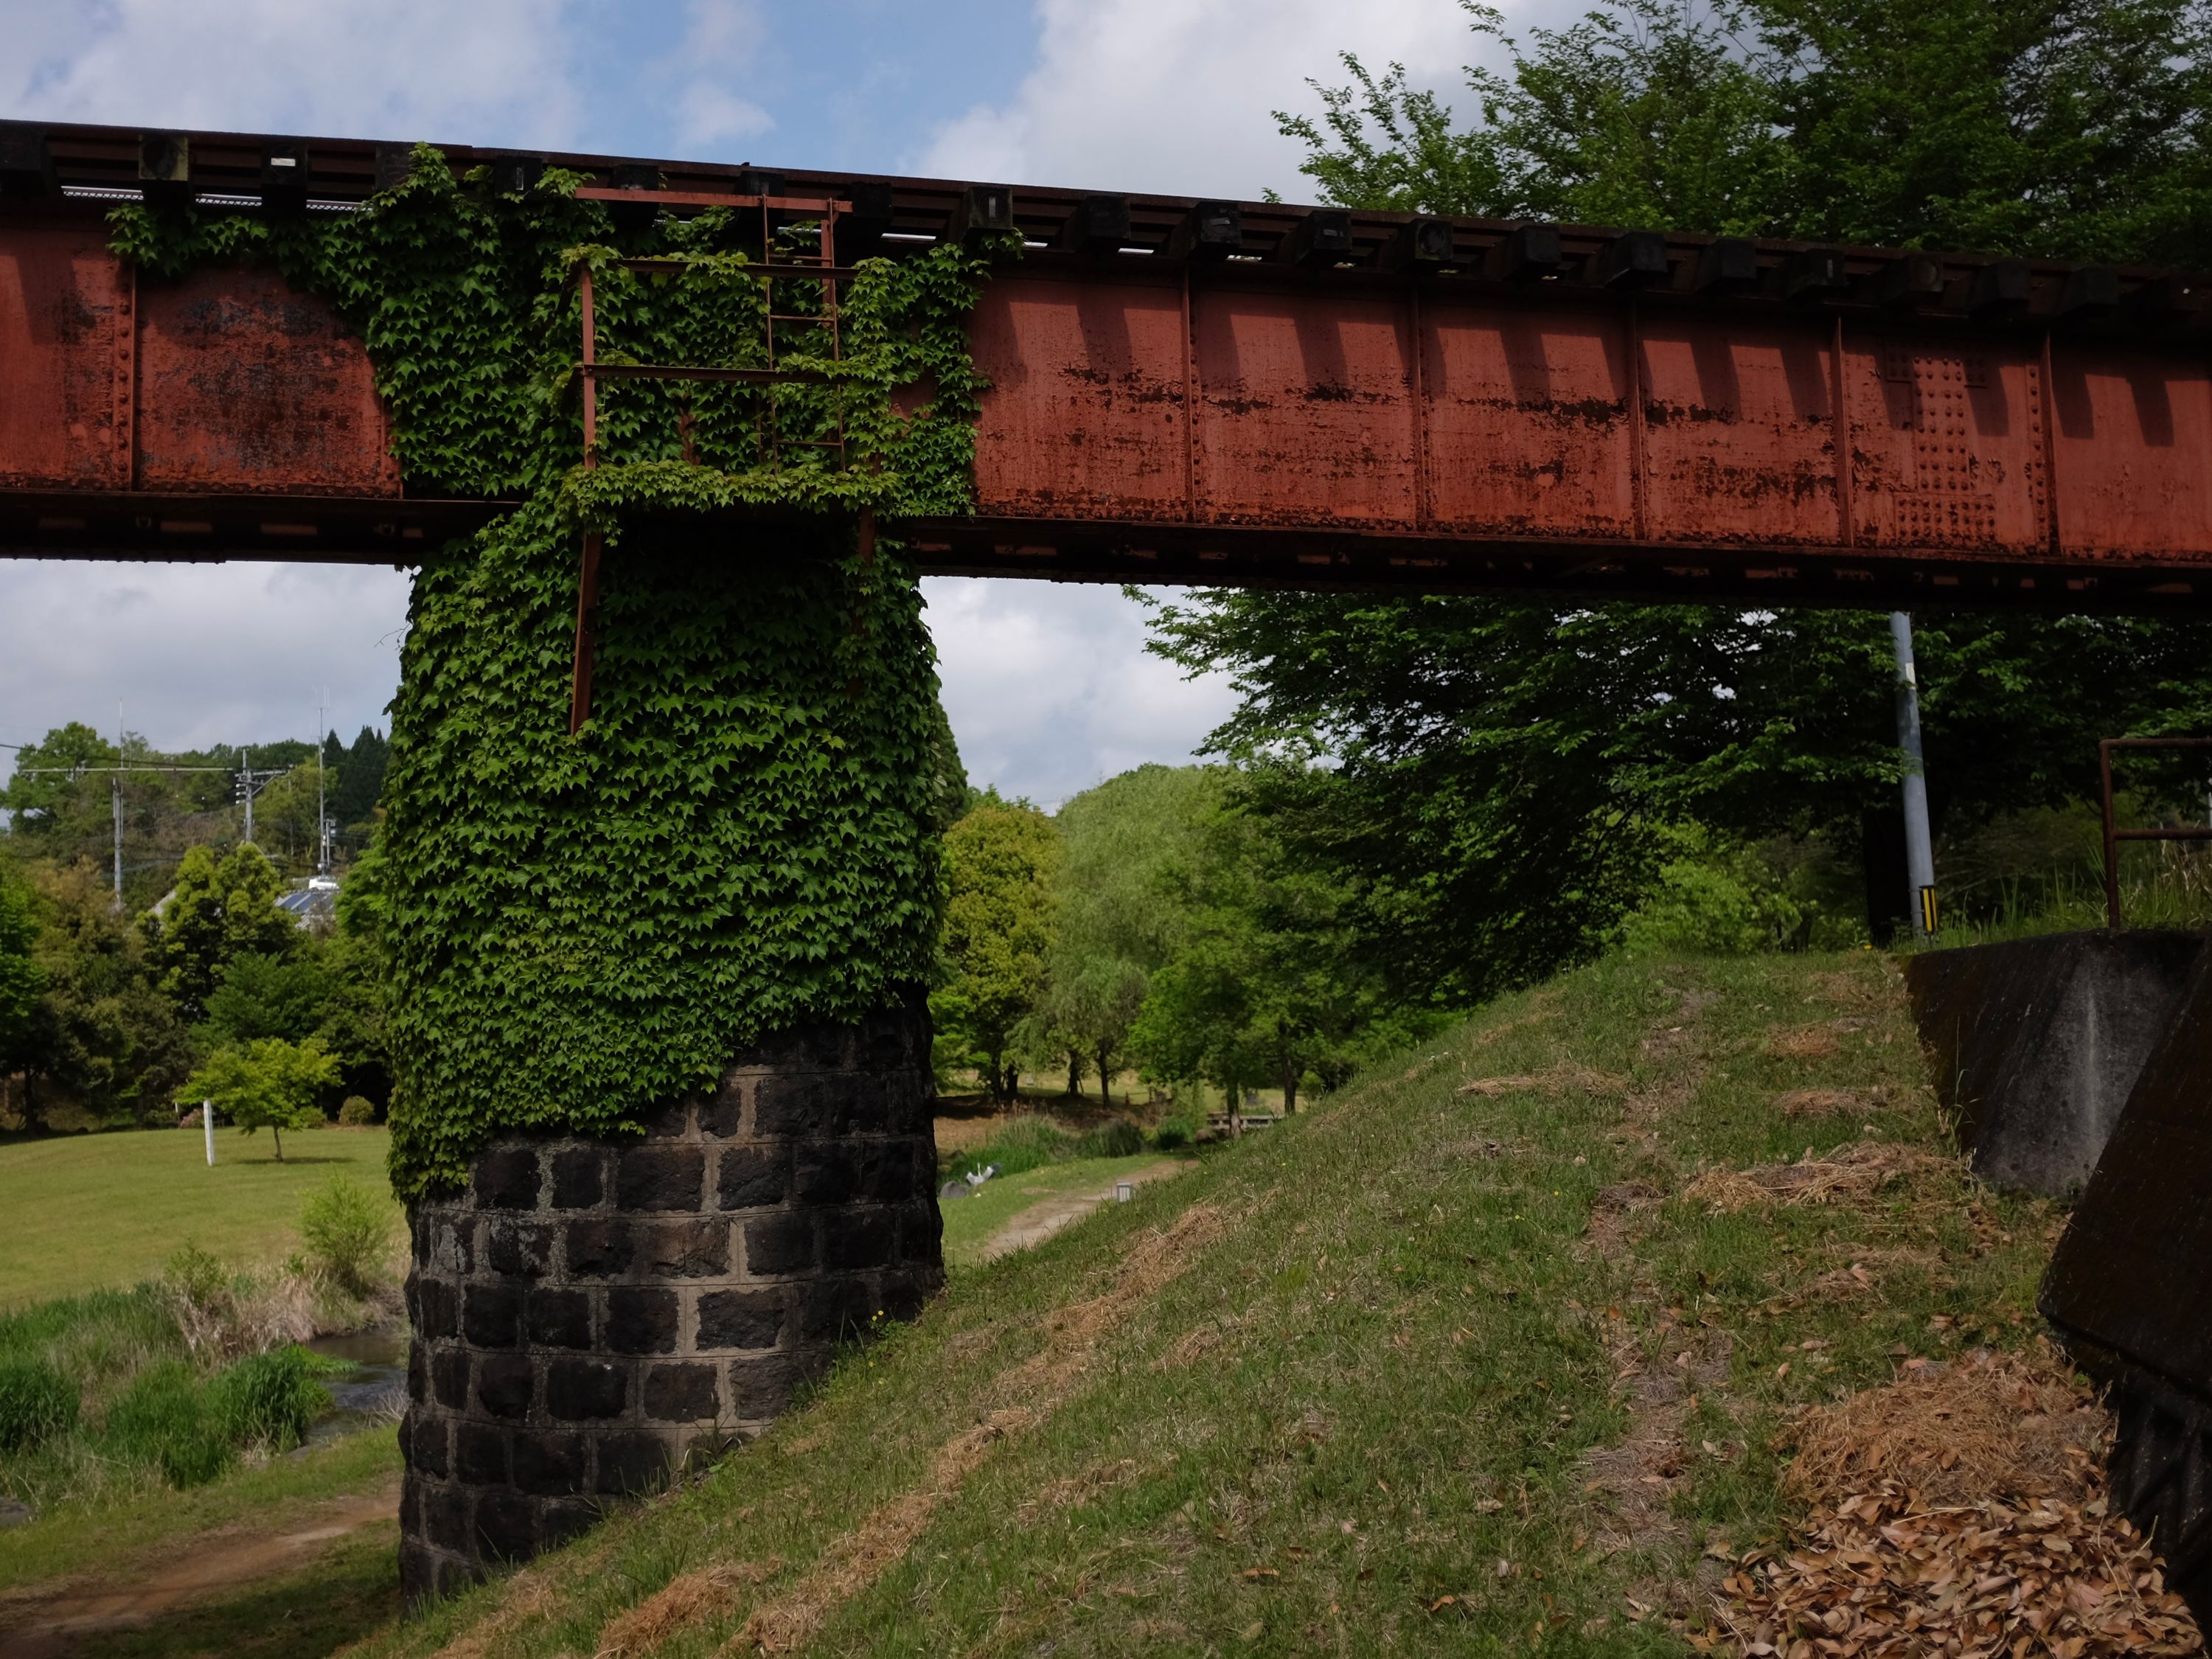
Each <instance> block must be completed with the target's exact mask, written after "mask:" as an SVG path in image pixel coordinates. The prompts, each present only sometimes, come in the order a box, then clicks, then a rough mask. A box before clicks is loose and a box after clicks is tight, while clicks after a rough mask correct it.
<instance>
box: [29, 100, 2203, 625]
mask: <svg viewBox="0 0 2212 1659" xmlns="http://www.w3.org/2000/svg"><path fill="white" fill-rule="evenodd" d="M33 140H35V141H36V148H35V149H32V148H30V147H29V146H31V144H32V142H33ZM305 144H306V146H307V149H309V150H310V151H311V152H312V155H313V171H312V173H311V176H310V182H309V185H308V186H307V188H308V191H309V193H310V194H311V195H319V196H322V197H327V198H328V199H329V200H331V202H333V203H339V204H342V203H345V202H349V201H351V200H356V199H358V198H359V197H361V196H362V195H363V194H366V193H367V191H368V190H369V189H370V188H373V186H374V179H375V174H376V167H377V165H378V153H377V150H376V148H375V147H374V146H368V145H362V144H347V143H341V142H339V141H320V140H315V141H305ZM265 149H267V146H266V145H265V144H264V141H261V140H258V139H252V138H239V137H223V136H221V135H191V155H192V157H193V160H192V162H191V167H192V173H191V177H192V179H193V180H194V182H193V184H192V185H191V188H193V189H196V190H199V191H207V192H216V191H223V192H228V193H230V194H233V195H235V196H236V197H238V199H239V202H240V207H239V210H241V211H252V210H257V208H256V206H255V204H254V201H253V197H252V189H253V187H254V185H255V181H257V180H258V179H259V177H260V176H261V175H260V173H258V171H256V170H254V168H253V167H250V166H249V163H258V161H259V160H260V159H261V158H262V156H263V154H264V150H265ZM139 153H140V152H139V144H138V136H137V135H135V134H129V133H122V132H118V131H113V130H108V129H64V128H51V129H36V130H33V129H25V128H20V127H19V128H10V129H4V130H0V185H9V187H10V193H9V195H8V196H7V197H6V198H5V199H0V553H6V554H13V555H16V556H107V557H125V558H149V557H150V558H170V559H209V558H283V559H307V560H359V561H377V562H396V563H405V562H411V560H413V559H415V558H417V557H419V556H421V552H422V549H424V548H425V547H427V546H430V545H435V544H436V543H437V542H439V541H440V540H442V539H443V538H446V537H447V536H449V535H452V534H454V533H457V532H459V531H462V530H465V529H466V528H467V527H468V526H470V525H471V524H473V523H476V522H478V521H480V520H482V518H483V516H484V515H485V514H486V513H489V512H490V511H494V510H496V504H495V503H484V502H477V501H428V500H422V499H417V498H416V497H414V496H411V495H410V494H409V493H408V490H407V489H406V486H405V483H404V480H403V479H402V478H401V477H400V476H399V471H398V466H397V465H396V463H395V462H394V461H393V460H392V456H391V453H390V451H389V447H388V445H387V442H386V430H385V423H384V414H383V411H382V409H381V407H380V404H379V401H378V398H377V397H376V394H375V392H374V384H373V379H372V376H371V374H370V370H369V366H368V360H367V357H366V355H365V353H364V352H363V350H362V347H361V345H360V344H359V343H358V342H357V341H356V340H355V339H354V338H352V337H351V336H350V335H349V333H348V332H347V331H346V330H345V329H344V328H343V325H341V324H340V323H339V322H338V321H337V319H336V318H335V317H334V316H333V315H332V314H331V313H330V311H329V310H328V309H327V308H326V307H324V306H323V305H322V304H321V303H320V302H319V301H316V300H314V299H313V298H311V297H308V296H304V295H298V294H295V293H293V292H291V291H289V289H286V288H285V287H284V285H283V283H282V282H281V281H280V280H279V279H278V278H276V276H274V275H273V274H270V273H268V272H262V271H247V270H220V271H207V272H203V273H200V274H198V275H196V276H191V277H190V278H187V279H185V281H183V282H180V283H154V282H151V281H141V280H139V279H138V278H137V276H135V275H134V273H133V272H132V271H131V269H130V268H129V267H127V266H125V265H124V264H121V263H119V262H118V261H117V260H116V259H115V258H113V257H112V255H110V254H109V253H108V252H107V251H106V230H105V226H104V223H103V221H102V215H103V214H104V212H105V210H106V206H107V205H108V203H109V202H110V201H112V199H113V198H114V196H115V194H116V193H117V192H118V191H129V190H130V189H131V168H130V167H128V166H126V163H135V162H136V161H137V160H138V159H139ZM386 154H387V155H388V154H389V151H388V150H387V152H386ZM26 158H32V159H33V160H34V161H35V162H36V165H35V167H34V166H33V165H32V161H30V160H27V159H26ZM455 159H456V161H459V162H460V163H461V164H463V165H466V164H468V163H469V162H470V161H472V160H482V159H485V158H484V157H481V156H474V155H471V153H470V152H466V151H457V152H456V153H455ZM554 159H555V160H556V161H560V162H561V163H562V165H571V166H580V167H585V168H586V169H592V170H596V171H597V172H599V174H600V175H601V176H602V177H604V178H610V179H611V178H612V177H614V167H615V166H616V164H615V163H614V162H612V161H607V160H605V158H590V157H574V156H562V157H556V158H554ZM663 173H664V178H665V181H666V183H667V185H669V187H670V188H671V190H677V189H681V190H683V191H686V192H688V193H691V194H695V195H696V194H706V195H709V196H711V195H712V194H714V192H715V191H724V192H729V191H736V190H738V189H739V188H740V187H745V188H758V187H759V185H758V182H757V176H755V177H753V178H750V179H749V178H747V177H744V176H740V175H738V174H737V173H736V172H735V170H732V169H718V168H707V167H679V166H677V165H675V164H669V165H668V166H666V167H665V168H664V170H663ZM234 175H235V176H234ZM781 178H782V179H784V180H786V181H787V183H786V184H785V185H783V187H784V188H787V189H792V190H800V189H808V190H811V189H822V190H829V189H835V190H836V191H838V192H840V193H841V194H848V195H850V196H851V197H853V198H854V200H855V201H856V202H858V203H859V204H860V211H859V213H858V215H857V216H856V218H857V223H856V229H855V234H857V235H859V236H861V237H864V238H865V239H866V242H867V245H868V246H867V247H866V248H864V249H863V250H861V251H881V252H894V253H895V252H897V251H898V250H899V249H900V248H902V247H912V246H921V245H923V244H924V243H925V242H926V241H927V239H928V237H929V235H930V234H932V233H933V232H935V233H939V234H951V228H950V225H949V221H951V220H952V219H953V216H956V215H957V214H958V213H959V212H961V210H962V204H963V202H967V201H969V198H970V197H971V196H972V195H973V194H974V187H970V186H965V185H957V184H946V183H942V182H934V181H915V180H873V181H870V180H854V179H849V178H848V177H846V176H844V175H836V176H835V177H829V176H824V175H817V174H797V173H792V174H784V175H781ZM999 194H1000V200H1001V202H1003V203H1005V204H1006V209H1007V217H1008V221H1009V222H1012V223H1013V224H1014V225H1016V226H1018V228H1020V229H1021V230H1022V231H1023V233H1024V235H1025V237H1026V238H1028V239H1029V240H1030V241H1031V243H1032V245H1033V246H1032V248H1031V250H1030V256H1029V257H1028V258H1025V259H1024V261H1023V262H1022V263H1021V264H1019V265H1018V266H1016V267H1013V268H1012V269H1009V270H1004V271H1002V272H1001V273H1000V274H999V275H997V276H994V277H993V278H992V279H991V281H990V282H989V283H988V284H987V287H986V289H985V292H984V295H983V297H982V300H981V304H980V306H979V307H978V309H977V311H976V313H975V318H974V321H973V324H972V340H973V347H974V353H975V361H976V362H977V365H978V366H979V368H981V370H982V371H983V373H984V374H986V375H987V376H988V377H989V380H990V381H991V391H990V392H988V394H987V397H986V398H985V402H984V406H983V411H982V416H981V422H980V426H979V430H978V435H977V456H976V467H975V484H976V500H977V510H976V513H975V517H974V518H972V519H961V520H927V521H919V522H912V523H908V524H907V525H904V526H900V529H901V532H902V533H903V534H905V535H907V536H908V538H909V540H910V541H911V542H912V544H914V545H915V548H916V549H917V550H918V552H919V556H920V558H921V563H922V565H923V567H924V568H925V569H927V570H931V571H940V572H961V573H973V574H1020V575H1041V576H1049V577H1059V578H1073V579H1080V580H1113V581H1139V582H1146V581H1179V582H1189V581H1199V582H1277V583H1285V584H1294V585H1297V586H1383V587H1387V586H1406V587H1414V588H1423V589H1431V590H1436V589H1467V590H1480V589H1541V590H1547V591H1564V592H1589V593H1593V594H1595V593H1602V592H1638V593H1673V594H1679V595H1681V596H1683V597H1694V596H1699V595H1711V596H1723V595H1733V596H1743V597H1752V598H1758V599H1774V600H1785V599H1787V600H1798V601H1803V600H1826V601H1840V602H1846V603H1850V602H1858V603H1872V604H1893V603H1899V602H1905V603H1930V602H1933V603H1983V604H1988V603H2014V604H2029V605H2066V606H2103V605H2130V606H2168V605H2179V606H2188V605H2195V604H2197V603H2199V602H2201V601H2202V600H2203V599H2205V598H2207V597H2212V365H2208V361H2207V354H2206V343H2207V339H2208V335H2207V333H2206V331H2204V329H2203V325H2202V321H2201V319H2202V316H2203V313H2202V311H2201V309H2200V307H2201V306H2202V304H2203V294H2204V292H2205V289H2204V288H2203V285H2201V284H2197V283H2187V282H2181V281H2177V280H2175V279H2171V278H2163V277H2161V276H2160V275H2159V274H2158V273H2153V272H2146V271H2118V272H2089V273H2077V272H2075V271H2073V270H2069V268H2067V267H2064V266H2060V265H2055V264H2024V265H2023V264H2003V265H2002V266H2001V265H2000V264H1999V262H1993V261H1990V260H1987V259H1975V258H1966V257H1964V256H1942V257H1940V258H1938V257H1933V256H1926V255H1919V256H1905V255H1898V254H1889V253H1883V252H1880V251H1869V250H1841V251H1828V250H1808V249H1806V248H1804V247H1802V246H1797V245H1784V244H1758V245H1751V244H1728V245H1720V246H1718V247H1717V246H1716V245H1715V244H1713V243H1712V242H1711V241H1710V240H1709V239H1703V238H1694V237H1680V236H1670V237H1666V238H1656V237H1652V238H1644V239H1641V240H1638V239H1634V238H1625V237H1621V236H1618V235H1616V234H1613V233H1608V232H1605V231H1599V230H1565V231H1562V232H1559V233H1558V235H1557V238H1556V241H1557V247H1556V253H1557V258H1556V260H1555V261H1553V262H1551V263H1548V264H1547V263H1543V262H1542V261H1541V260H1540V261H1539V264H1537V266H1536V267H1534V275H1533V276H1532V275H1531V271H1530V270H1528V269H1522V270H1518V271H1516V270H1512V269H1511V266H1512V264H1513V263H1514V260H1515V259H1516V257H1518V254H1519V253H1521V252H1526V251H1527V245H1526V243H1525V240H1523V241H1516V240H1513V232H1514V228H1513V227H1510V226H1504V225H1497V224H1492V223H1489V222H1482V221H1473V220H1456V221H1418V220H1416V219H1414V218H1413V216H1407V215H1387V214H1386V215H1349V216H1346V215H1336V216H1334V217H1333V219H1330V220H1328V221H1327V222H1328V224H1329V225H1330V226H1331V227H1332V228H1335V229H1337V230H1339V231H1340V232H1341V233H1342V241H1341V252H1342V257H1341V258H1329V259H1324V260H1322V261H1320V262H1318V263H1316V262H1314V261H1312V260H1310V259H1307V260H1293V259H1291V258H1286V257H1284V256H1285V254H1286V253H1288V252H1290V251H1291V250H1292V249H1293V248H1295V247H1298V246H1305V245H1308V244H1310V242H1311V240H1312V239H1313V236H1314V230H1315V225H1314V224H1307V225H1306V228H1305V229H1304V231H1303V232H1302V231H1301V229H1300V227H1301V224H1302V223H1303V222H1305V221H1307V220H1309V219H1312V218H1313V214H1312V211H1311V210H1298V209H1290V208H1284V207H1280V206H1279V205H1275V204H1242V206H1241V210H1240V211H1238V212H1237V213H1236V214H1234V215H1231V216H1230V218H1229V220H1228V222H1229V223H1230V225H1231V233H1232V234H1231V237H1230V240H1227V241H1225V242H1224V243H1222V244H1220V245H1218V246H1215V247H1214V248H1213V250H1212V251H1213V252H1214V253H1215V254H1216V256H1217V257H1212V258H1206V257H1203V255H1204V253H1205V252H1206V248H1205V246H1204V245H1203V244H1202V242H1201V243H1200V245H1199V246H1198V247H1197V248H1196V251H1195V252H1194V251H1193V246H1192V245H1193V241H1194V238H1193V235H1192V234H1191V231H1190V227H1191V226H1192V225H1193V224H1194V222H1195V221H1194V217H1193V215H1194V210H1197V209H1200V206H1201V204H1192V203H1188V202H1179V201H1176V200H1175V199H1173V198H1164V197H1135V198H1105V199H1106V200H1107V201H1108V202H1109V204H1119V209H1118V210H1119V211H1120V212H1121V213H1122V214H1125V215H1126V225H1127V229H1126V231H1124V232H1122V233H1121V234H1122V235H1125V236H1126V238H1127V240H1125V241H1124V240H1118V239H1117V241H1116V245H1115V246H1113V247H1109V248H1108V249H1106V250H1105V251H1103V252H1098V253H1086V252H1077V251H1073V248H1072V246H1071V243H1072V241H1073V240H1076V239H1075V238H1074V237H1073V234H1072V233H1071V231H1070V228H1069V227H1070V224H1071V222H1072V221H1073V219H1075V217H1076V216H1078V215H1079V213H1081V212H1083V211H1085V210H1086V208H1085V204H1086V202H1087V201H1095V200H1096V199H1097V198H1085V197H1079V196H1078V195H1076V194H1075V193H1073V192H1068V191H1014V192H1012V193H1011V196H1009V195H1008V193H1007V192H1006V191H1000V192H999ZM1211 205H1218V204H1211ZM969 216H970V218H971V220H972V217H973V213H972V211H971V212H970V215H969ZM1315 223H1316V224H1318V223H1322V221H1319V220H1316V221H1315ZM1302 238H1303V239H1304V240H1303V241H1302V240H1301V239H1302ZM1417 238H1418V239H1425V240H1417ZM1415 250H1418V252H1415ZM1542 251H1543V250H1542V247H1541V244H1539V252H1542ZM1721 253H1726V254H1727V255H1728V256H1729V261H1733V262H1734V263H1732V264H1731V263H1729V262H1728V261H1721V260H1720V259H1719V255H1720V254H1721ZM1394 254H1402V255H1403V256H1404V257H1394ZM1908 260H1911V261H1914V262H1915V263H1912V264H1911V265H1910V266H1909V268H1908V265H1907V263H1906V262H1907V261H1908ZM1723 270H1727V271H1731V272H1733V275H1730V276H1726V277H1725V279H1723V278H1722V277H1719V276H1716V274H1715V273H1716V272H1720V271H1723ZM1624 271H1626V274H1627V276H1631V277H1633V278H1634V279H1635V280H1633V281H1623V280H1621V278H1622V276H1623V273H1624ZM1516 277H1518V278H1520V280H1516ZM1793 290H1794V292H1795V297H1792V296H1793ZM1885 295H1887V298H1888V301H1889V302H1888V303H1884V296H1885ZM1900 296H1902V297H1901V298H1900Z"/></svg>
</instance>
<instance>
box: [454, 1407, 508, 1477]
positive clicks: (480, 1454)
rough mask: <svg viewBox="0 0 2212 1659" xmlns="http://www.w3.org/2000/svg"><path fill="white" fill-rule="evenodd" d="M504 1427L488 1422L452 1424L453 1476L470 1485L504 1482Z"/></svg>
mask: <svg viewBox="0 0 2212 1659" xmlns="http://www.w3.org/2000/svg"><path fill="white" fill-rule="evenodd" d="M453 1477H454V1479H456V1480H461V1481H464V1482H465V1483H466V1484H468V1485H470V1486H504V1485H505V1484H506V1483H507V1431H506V1430H505V1429H501V1428H494V1427H493V1426H492V1425H490V1424H489V1423H456V1424H455V1425H453Z"/></svg>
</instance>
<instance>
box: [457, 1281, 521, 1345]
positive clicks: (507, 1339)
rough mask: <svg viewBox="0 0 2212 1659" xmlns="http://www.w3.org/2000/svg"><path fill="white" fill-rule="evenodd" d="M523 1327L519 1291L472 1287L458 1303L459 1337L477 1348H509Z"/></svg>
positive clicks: (511, 1286)
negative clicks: (459, 1306) (459, 1312)
mask: <svg viewBox="0 0 2212 1659" xmlns="http://www.w3.org/2000/svg"><path fill="white" fill-rule="evenodd" d="M521 1324H522V1291H520V1289H519V1288H517V1287H516V1286H513V1285H470V1286H469V1288H468V1291H467V1293H466V1294H465V1296H464V1297H462V1300H461V1334H462V1335H463V1336H464V1337H465V1338H466V1339H467V1340H468V1341H469V1343H470V1345H471V1346H473V1347H478V1348H511V1347H513V1346H514V1343H515V1334H516V1332H517V1331H518V1330H519V1329H520V1328H521Z"/></svg>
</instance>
